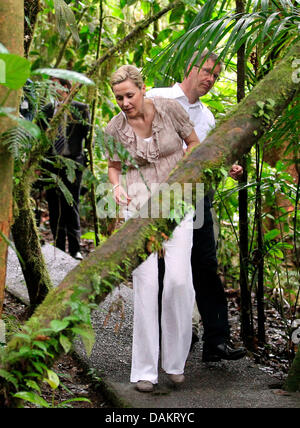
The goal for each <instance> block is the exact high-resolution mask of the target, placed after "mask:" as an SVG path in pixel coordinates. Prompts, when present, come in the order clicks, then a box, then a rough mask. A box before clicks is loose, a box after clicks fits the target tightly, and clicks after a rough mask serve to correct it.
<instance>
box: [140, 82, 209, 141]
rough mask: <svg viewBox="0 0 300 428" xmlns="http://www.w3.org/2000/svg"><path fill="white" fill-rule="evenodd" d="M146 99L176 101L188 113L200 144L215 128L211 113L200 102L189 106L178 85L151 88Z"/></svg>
mask: <svg viewBox="0 0 300 428" xmlns="http://www.w3.org/2000/svg"><path fill="white" fill-rule="evenodd" d="M146 96H147V97H148V98H153V97H163V98H172V99H175V100H176V101H178V102H179V103H180V104H181V105H182V107H183V108H184V109H185V111H186V112H187V113H188V115H189V117H190V119H191V121H192V122H193V123H194V125H195V131H196V134H197V136H198V138H199V140H200V143H202V141H203V140H204V139H205V138H206V136H207V134H208V133H209V132H210V131H211V130H212V129H213V128H214V127H215V118H214V115H213V114H212V112H211V111H210V110H209V109H208V108H207V107H206V106H205V105H204V104H202V102H201V101H200V100H199V101H196V102H195V103H194V104H190V103H189V100H188V98H187V97H186V95H185V94H184V92H183V90H182V89H181V87H180V85H179V83H176V84H175V85H174V86H172V87H168V88H153V89H150V90H149V91H147V93H146Z"/></svg>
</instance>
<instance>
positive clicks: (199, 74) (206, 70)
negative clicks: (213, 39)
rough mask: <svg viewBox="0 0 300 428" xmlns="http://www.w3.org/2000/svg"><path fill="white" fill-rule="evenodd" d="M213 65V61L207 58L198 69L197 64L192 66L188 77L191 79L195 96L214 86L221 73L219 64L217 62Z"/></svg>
mask: <svg viewBox="0 0 300 428" xmlns="http://www.w3.org/2000/svg"><path fill="white" fill-rule="evenodd" d="M214 65H215V62H214V61H213V60H212V59H208V60H207V61H206V62H205V63H204V64H203V66H202V67H201V68H200V69H199V67H198V66H194V67H193V68H192V70H191V72H190V74H189V76H188V78H189V79H191V85H192V87H193V93H194V94H195V96H197V97H202V96H203V95H205V94H207V93H208V92H209V91H210V90H211V88H212V87H213V86H214V84H215V82H216V80H217V79H218V77H219V75H220V73H221V65H220V64H217V65H216V66H215V68H214Z"/></svg>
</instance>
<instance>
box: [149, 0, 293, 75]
mask: <svg viewBox="0 0 300 428" xmlns="http://www.w3.org/2000/svg"><path fill="white" fill-rule="evenodd" d="M216 4H217V2H216V1H211V2H207V3H206V5H205V6H204V7H203V8H202V9H201V11H200V12H199V14H198V15H197V17H196V18H195V19H194V21H193V22H192V24H191V26H190V28H189V29H188V31H187V32H186V33H185V34H183V35H182V36H180V37H179V38H177V39H176V40H174V41H173V42H172V43H170V44H169V45H168V46H167V47H166V48H165V49H164V50H163V51H161V52H160V53H159V54H158V55H157V56H156V57H154V59H153V60H152V61H151V62H149V63H148V64H147V66H146V67H145V73H146V74H147V75H155V74H156V73H157V70H159V72H160V73H161V74H162V75H164V76H165V80H166V82H165V83H169V80H170V79H169V77H168V76H172V75H174V73H175V74H176V72H178V70H184V69H185V68H186V66H187V64H188V63H189V61H190V59H191V57H192V55H193V53H194V52H195V51H196V50H197V51H199V55H200V54H201V53H202V52H203V51H204V49H205V48H208V49H209V51H216V52H217V53H218V54H219V59H220V60H225V58H226V62H227V61H230V60H231V59H232V58H233V56H234V55H235V54H236V53H237V52H238V50H239V48H240V47H241V46H242V45H244V46H245V53H246V56H247V57H249V56H250V54H251V52H252V50H253V48H254V47H255V46H256V45H259V46H261V51H260V57H263V56H264V55H267V53H268V52H270V51H271V50H272V48H273V47H274V45H278V46H280V45H282V42H283V41H284V43H285V44H286V45H288V44H289V43H292V42H294V41H295V40H297V39H298V38H299V37H300V36H299V25H300V12H299V10H298V9H297V8H296V7H294V6H293V5H292V3H291V2H290V1H280V2H276V1H268V0H264V1H260V0H259V1H255V2H254V3H253V2H248V3H247V5H246V11H247V13H245V14H238V13H232V11H229V12H227V13H226V14H224V5H225V2H224V1H223V2H222V5H221V7H220V9H219V11H218V13H217V14H216V16H215V17H213V18H211V17H212V14H213V6H216ZM250 4H251V8H250ZM208 18H209V19H208ZM205 59H206V58H204V60H203V62H204V61H205ZM175 71H176V72H175ZM181 77H182V76H181Z"/></svg>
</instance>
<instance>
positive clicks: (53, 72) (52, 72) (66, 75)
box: [32, 68, 95, 85]
mask: <svg viewBox="0 0 300 428" xmlns="http://www.w3.org/2000/svg"><path fill="white" fill-rule="evenodd" d="M32 74H46V75H47V76H51V77H57V78H58V79H66V80H72V81H73V82H77V83H82V84H83V85H95V83H94V82H93V81H92V80H91V79H89V78H88V77H86V76H85V75H84V74H81V73H77V71H70V70H61V69H59V68H38V69H37V70H34V71H33V72H32Z"/></svg>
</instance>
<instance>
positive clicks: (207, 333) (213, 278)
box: [191, 196, 230, 346]
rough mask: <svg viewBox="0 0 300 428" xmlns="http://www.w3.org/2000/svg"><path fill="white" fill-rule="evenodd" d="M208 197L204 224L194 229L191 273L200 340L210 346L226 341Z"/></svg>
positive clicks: (223, 299)
mask: <svg viewBox="0 0 300 428" xmlns="http://www.w3.org/2000/svg"><path fill="white" fill-rule="evenodd" d="M210 208H211V203H210V200H209V198H208V197H207V196H206V197H205V198H204V223H203V226H202V227H201V228H199V229H194V233H193V248H192V256H191V262H192V272H193V283H194V288H195V293H196V302H197V306H198V310H199V313H200V315H201V319H202V323H203V328H204V335H203V341H204V342H206V343H207V344H210V345H212V346H216V345H219V344H220V343H224V341H226V340H229V336H230V329H229V323H228V309H227V299H226V295H225V292H224V287H223V284H222V282H221V279H220V277H219V275H218V274H217V268H218V261H217V255H216V243H215V238H214V229H213V219H212V215H211V211H210Z"/></svg>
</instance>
